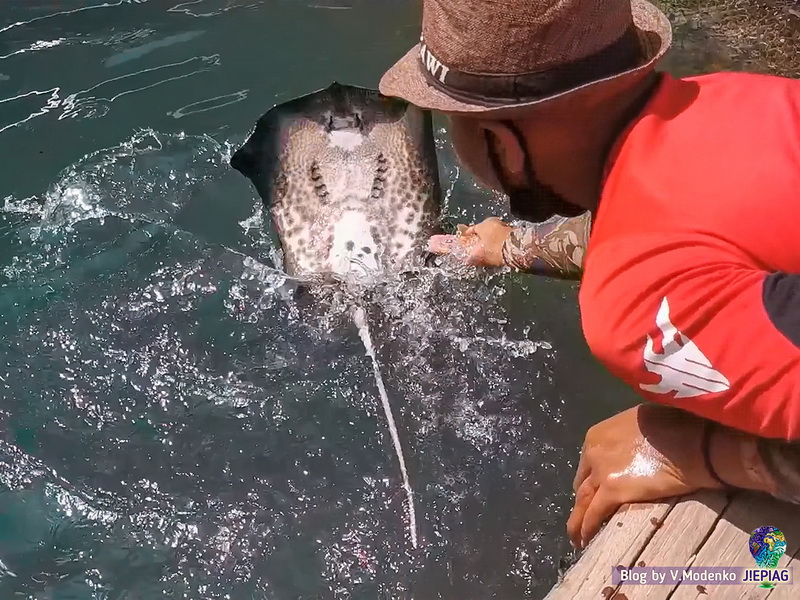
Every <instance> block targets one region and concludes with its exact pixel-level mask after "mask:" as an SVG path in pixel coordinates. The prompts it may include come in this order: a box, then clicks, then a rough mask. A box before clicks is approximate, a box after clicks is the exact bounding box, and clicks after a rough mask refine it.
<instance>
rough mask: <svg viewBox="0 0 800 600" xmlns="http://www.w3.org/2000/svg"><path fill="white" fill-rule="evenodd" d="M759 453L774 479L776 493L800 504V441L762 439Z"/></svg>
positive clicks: (780, 497) (786, 499)
mask: <svg viewBox="0 0 800 600" xmlns="http://www.w3.org/2000/svg"><path fill="white" fill-rule="evenodd" d="M758 455H759V458H760V459H761V462H762V464H763V466H764V468H765V470H766V472H767V475H768V476H769V478H770V479H771V480H772V484H773V486H774V487H773V489H774V490H775V491H774V495H775V496H776V497H777V498H779V499H781V500H785V501H787V502H791V503H793V504H800V442H783V441H780V440H771V439H760V440H758Z"/></svg>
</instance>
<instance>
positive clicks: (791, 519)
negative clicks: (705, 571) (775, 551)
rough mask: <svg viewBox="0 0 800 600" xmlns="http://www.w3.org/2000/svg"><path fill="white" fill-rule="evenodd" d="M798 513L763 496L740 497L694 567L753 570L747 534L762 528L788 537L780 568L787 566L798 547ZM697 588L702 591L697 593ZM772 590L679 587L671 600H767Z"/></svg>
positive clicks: (707, 586) (799, 539)
mask: <svg viewBox="0 0 800 600" xmlns="http://www.w3.org/2000/svg"><path fill="white" fill-rule="evenodd" d="M798 513H800V511H798V507H797V506H792V505H790V504H786V503H783V502H779V501H777V500H775V499H773V498H770V497H769V496H766V495H764V494H756V493H740V494H737V495H736V497H735V498H734V499H733V500H732V501H731V503H730V504H729V505H728V507H727V508H726V510H725V511H724V512H723V514H722V517H721V518H720V520H719V521H718V522H717V524H716V525H715V527H714V531H712V533H711V536H709V538H708V540H706V543H705V544H703V547H702V548H701V549H700V551H699V552H698V553H697V558H696V559H695V561H694V563H693V564H692V566H694V567H726V566H731V567H755V566H756V565H755V561H754V560H753V557H752V556H751V555H750V550H749V547H748V541H749V540H750V532H751V531H753V530H754V529H756V528H757V527H761V526H762V525H774V526H775V527H777V528H778V529H780V530H781V531H783V532H784V534H786V536H787V554H788V556H786V555H784V557H783V558H782V559H781V562H780V566H782V567H783V566H786V564H787V563H788V562H789V559H790V557H791V555H792V554H794V552H795V551H796V550H797V548H798V543H800V514H798ZM698 587H700V588H701V589H698ZM771 591H772V590H769V589H764V588H759V587H758V586H757V585H756V584H753V585H718V584H713V583H712V584H708V585H704V586H698V585H697V584H696V583H682V584H680V585H679V586H678V587H677V588H676V589H675V592H674V593H673V594H672V596H670V600H688V599H693V600H694V599H701V598H702V599H703V600H707V599H708V598H714V600H734V599H737V600H743V599H745V598H747V599H748V600H755V599H757V598H766V597H767V596H768V595H769V594H770V592H771Z"/></svg>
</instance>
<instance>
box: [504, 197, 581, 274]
mask: <svg viewBox="0 0 800 600" xmlns="http://www.w3.org/2000/svg"><path fill="white" fill-rule="evenodd" d="M591 222H592V217H591V213H589V212H585V213H583V214H582V215H579V216H577V217H572V218H566V217H553V218H552V219H549V220H548V221H545V222H544V223H525V224H523V225H519V226H516V227H514V231H513V232H512V233H511V235H510V236H509V238H508V240H506V242H505V244H503V260H504V261H505V263H506V265H508V266H509V267H511V268H512V269H516V270H518V271H522V272H525V273H534V274H537V275H548V276H550V277H559V278H561V279H580V276H581V274H582V272H583V257H584V255H585V253H586V246H587V244H588V243H589V231H590V229H591Z"/></svg>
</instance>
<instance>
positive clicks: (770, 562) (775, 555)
mask: <svg viewBox="0 0 800 600" xmlns="http://www.w3.org/2000/svg"><path fill="white" fill-rule="evenodd" d="M749 545H750V554H752V555H753V558H755V559H756V565H758V566H759V567H760V568H762V569H774V568H775V567H777V566H778V560H780V558H781V556H783V554H784V552H786V538H785V537H784V535H783V532H782V531H781V530H780V529H778V528H777V527H772V526H770V525H765V526H764V527H759V528H758V529H754V530H753V532H752V533H751V534H750V544H749Z"/></svg>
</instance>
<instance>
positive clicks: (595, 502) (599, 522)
mask: <svg viewBox="0 0 800 600" xmlns="http://www.w3.org/2000/svg"><path fill="white" fill-rule="evenodd" d="M620 506H621V504H620V502H618V501H617V499H616V497H615V495H614V494H613V493H611V491H610V490H609V488H608V487H607V486H602V487H601V488H600V489H598V490H597V491H596V492H595V494H594V497H593V498H592V501H591V502H590V503H589V506H588V508H587V509H586V512H585V513H584V514H583V521H582V523H581V525H580V540H581V546H580V547H581V548H585V547H586V546H587V545H588V544H589V542H590V541H592V538H594V536H596V535H597V533H598V532H599V531H600V528H601V527H602V526H603V523H605V522H606V521H607V520H608V518H609V517H611V516H612V515H613V514H614V513H615V512H616V511H617V509H618V508H619V507H620Z"/></svg>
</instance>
